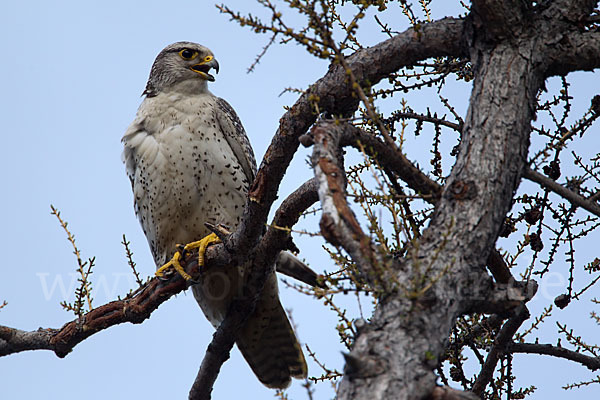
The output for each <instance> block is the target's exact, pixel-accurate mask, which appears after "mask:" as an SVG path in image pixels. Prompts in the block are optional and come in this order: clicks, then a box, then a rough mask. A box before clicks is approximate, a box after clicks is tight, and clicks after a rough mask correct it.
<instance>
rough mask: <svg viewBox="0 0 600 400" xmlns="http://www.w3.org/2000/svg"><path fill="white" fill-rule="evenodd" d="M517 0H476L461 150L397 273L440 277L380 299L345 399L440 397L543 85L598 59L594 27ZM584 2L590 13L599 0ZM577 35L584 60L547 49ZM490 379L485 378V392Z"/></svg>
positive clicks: (358, 346) (361, 338)
mask: <svg viewBox="0 0 600 400" xmlns="http://www.w3.org/2000/svg"><path fill="white" fill-rule="evenodd" d="M516 3H520V2H514V1H496V0H489V1H475V2H474V3H473V14H472V15H471V18H469V20H470V21H471V25H470V26H469V27H467V29H466V31H467V32H468V33H467V35H466V38H465V39H466V42H465V45H467V46H468V47H469V53H470V58H471V61H472V63H473V64H474V67H475V80H474V83H473V90H472V93H471V99H470V105H469V110H468V113H467V117H466V120H465V124H464V128H463V133H462V141H461V144H460V150H459V155H458V157H457V160H456V164H455V165H454V167H453V168H452V172H451V174H450V176H449V178H448V179H447V182H446V185H445V186H444V188H443V191H442V196H441V199H440V200H439V202H437V204H436V210H435V213H434V216H433V217H432V219H431V222H430V225H429V227H428V228H427V230H426V231H425V233H424V235H423V237H422V238H421V239H420V240H419V242H418V244H417V245H416V246H415V249H414V253H416V254H413V255H409V256H408V257H406V260H405V262H404V264H403V265H402V266H401V268H399V269H398V270H397V281H398V282H414V281H415V278H416V277H418V276H419V275H420V274H422V273H423V271H424V270H425V269H427V274H428V275H429V276H431V277H432V278H433V277H439V279H437V280H436V281H435V282H434V283H433V284H432V286H431V287H430V288H429V289H428V290H426V291H425V292H424V293H423V295H422V296H421V297H419V298H411V297H410V296H407V295H406V292H403V291H401V290H400V291H398V292H397V293H395V294H394V295H391V296H389V297H387V298H385V299H383V300H382V301H381V303H380V304H379V306H378V307H377V309H376V311H375V314H374V316H373V319H372V322H371V324H370V325H369V326H368V327H366V328H365V329H362V330H361V332H360V334H359V335H358V337H357V338H356V343H355V346H354V348H353V350H352V352H351V359H352V363H351V365H350V364H347V369H346V371H345V372H346V373H345V376H344V378H343V381H342V383H341V385H340V388H339V392H338V398H339V399H367V398H368V399H389V398H395V399H421V398H425V397H427V396H429V395H430V394H431V393H432V390H433V388H434V387H435V379H436V378H435V375H434V374H433V372H432V371H433V369H434V368H435V366H436V365H437V361H438V360H439V358H440V356H441V355H442V353H443V351H444V344H445V341H446V338H447V337H448V335H449V333H450V330H451V328H452V327H453V325H454V323H455V320H456V317H457V316H459V315H460V314H462V313H464V312H465V311H467V310H468V309H469V308H470V305H469V303H471V302H472V301H473V300H474V299H473V297H472V296H473V293H477V291H478V289H477V287H478V286H480V285H483V286H485V280H486V274H484V272H483V271H484V269H483V266H484V261H485V260H486V258H487V256H488V255H489V254H490V251H492V249H493V246H494V242H495V241H496V238H497V234H498V231H499V228H500V226H501V223H502V220H503V219H504V216H505V215H506V213H507V212H508V210H509V209H510V206H511V201H512V198H513V195H514V192H515V190H516V189H517V187H518V185H519V182H520V178H521V174H522V171H523V168H524V166H525V163H526V156H527V150H528V146H529V133H530V123H531V120H532V118H533V117H534V104H535V97H536V94H537V91H538V90H539V88H540V87H541V86H542V85H543V83H544V80H545V78H546V77H547V76H549V75H550V74H554V73H557V71H565V70H573V69H579V68H590V67H597V66H598V64H599V63H598V60H597V57H598V52H597V49H595V48H593V47H594V44H593V43H592V42H591V39H589V38H588V37H589V36H591V35H590V34H589V33H581V34H580V36H577V33H576V32H577V28H576V27H574V26H572V25H568V24H567V22H564V21H563V20H562V19H561V15H563V14H560V13H555V14H553V19H552V20H547V16H546V15H540V17H539V18H538V19H536V20H534V21H533V22H532V21H531V20H530V18H531V16H532V14H531V13H532V12H533V11H532V10H528V9H524V8H523V7H520V6H518V4H516ZM558 3H562V5H564V6H565V7H567V5H566V3H565V2H558ZM558 3H557V4H558ZM578 3H582V4H584V3H585V4H584V6H582V7H584V8H586V10H587V12H589V5H590V2H585V1H583V2H578ZM569 7H572V5H569ZM586 10H583V12H580V14H579V15H585V12H586ZM563 11H565V14H564V15H566V14H568V15H573V14H574V13H573V11H572V10H568V11H566V10H563ZM579 11H582V10H579ZM534 25H535V27H534ZM569 35H575V36H577V37H578V40H575V39H573V40H572V41H571V42H570V43H569V44H564V45H565V46H576V47H577V48H576V49H574V48H572V49H571V50H577V51H578V52H579V53H580V54H582V55H583V56H584V57H582V59H580V60H573V58H572V57H570V56H568V55H566V54H565V51H566V49H564V48H563V49H562V50H563V51H562V53H561V55H558V54H556V52H553V51H552V50H550V49H549V47H548V43H549V42H550V41H551V40H552V39H553V38H556V37H565V36H569ZM569 37H570V36H569ZM582 42H583V43H585V44H586V45H587V46H588V47H587V48H586V47H585V46H584V45H579V43H582ZM590 47H592V48H593V49H590ZM550 58H551V59H552V62H551V63H550V62H549V59H550ZM563 61H564V62H565V63H566V65H565V64H563V63H562V62H563ZM571 62H574V64H573V65H571V64H569V63H571ZM517 319H518V320H520V319H521V318H517ZM507 329H508V328H507ZM491 361H493V360H491ZM357 365H358V366H360V365H362V366H363V368H360V367H357ZM372 366H375V367H372ZM488 382H489V377H488V376H484V377H482V378H481V380H480V382H479V384H480V385H479V386H480V388H479V389H478V391H479V390H483V388H485V385H487V383H488Z"/></svg>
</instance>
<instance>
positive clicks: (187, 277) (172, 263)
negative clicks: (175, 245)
mask: <svg viewBox="0 0 600 400" xmlns="http://www.w3.org/2000/svg"><path fill="white" fill-rule="evenodd" d="M179 260H181V253H180V252H178V251H176V252H175V254H173V258H172V259H171V261H169V262H168V263H166V264H165V265H163V266H162V267H160V268H159V269H157V270H156V273H155V275H156V276H163V275H164V273H165V271H166V270H167V269H168V268H169V267H173V268H175V271H177V272H178V273H179V275H181V276H182V277H183V279H185V280H186V281H189V280H191V279H192V277H191V276H190V274H188V273H187V272H185V270H184V269H183V267H182V266H181V264H180V263H179Z"/></svg>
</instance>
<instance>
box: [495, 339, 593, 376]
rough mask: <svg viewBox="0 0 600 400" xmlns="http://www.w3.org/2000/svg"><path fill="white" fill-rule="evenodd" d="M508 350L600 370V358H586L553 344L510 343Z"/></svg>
mask: <svg viewBox="0 0 600 400" xmlns="http://www.w3.org/2000/svg"><path fill="white" fill-rule="evenodd" d="M506 350H507V351H508V352H511V353H529V354H543V355H547V356H553V357H558V358H564V359H565V360H570V361H575V362H577V363H579V364H581V365H583V366H585V367H587V368H589V369H590V370H592V371H597V370H598V369H600V358H598V357H591V356H586V355H584V354H581V353H579V352H577V351H573V350H569V349H565V348H564V347H558V346H553V345H551V344H538V343H510V344H509V345H508V346H507V349H506Z"/></svg>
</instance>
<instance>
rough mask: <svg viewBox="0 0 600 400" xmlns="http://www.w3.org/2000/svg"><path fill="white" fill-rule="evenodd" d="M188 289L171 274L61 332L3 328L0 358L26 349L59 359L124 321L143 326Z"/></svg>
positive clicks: (194, 267) (194, 270) (192, 270)
mask: <svg viewBox="0 0 600 400" xmlns="http://www.w3.org/2000/svg"><path fill="white" fill-rule="evenodd" d="M193 264H194V265H191V264H190V265H189V266H188V268H187V270H188V272H190V273H191V274H192V276H197V275H195V274H197V273H198V270H197V263H195V262H193ZM187 286H188V284H187V283H186V281H185V280H184V279H183V278H182V277H181V276H180V275H179V274H172V275H171V276H170V277H169V278H168V279H167V280H163V279H159V278H153V279H151V280H150V281H149V282H148V283H146V284H145V285H144V286H142V287H141V288H140V289H138V290H137V291H136V292H134V293H133V294H132V295H131V296H130V297H127V298H125V299H123V300H117V301H112V302H110V303H107V304H105V305H103V306H100V307H97V308H94V309H93V310H91V311H89V312H88V313H86V314H85V315H83V316H82V317H81V318H77V319H75V320H73V321H71V322H69V323H67V324H65V325H64V326H63V327H62V328H60V329H42V328H40V329H38V330H37V331H31V332H26V331H21V330H18V329H14V328H9V327H5V326H0V356H5V355H8V354H13V353H18V352H21V351H26V350H52V351H54V353H55V354H56V355H57V356H58V357H61V358H62V357H65V356H66V355H67V354H69V353H70V352H71V350H73V348H74V347H75V346H76V345H77V344H79V343H81V342H82V341H84V340H85V339H87V338H88V337H90V336H92V335H94V334H96V333H98V332H100V331H102V330H104V329H107V328H110V327H111V326H114V325H118V324H122V323H124V322H131V323H133V324H139V323H142V322H143V321H144V320H146V319H147V318H149V317H150V314H152V312H153V311H154V310H156V309H157V308H158V307H159V306H160V305H161V304H162V303H164V302H165V301H167V300H168V299H169V298H170V297H171V296H173V295H175V294H177V293H180V292H182V291H183V290H185V289H186V288H187Z"/></svg>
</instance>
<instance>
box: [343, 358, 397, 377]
mask: <svg viewBox="0 0 600 400" xmlns="http://www.w3.org/2000/svg"><path fill="white" fill-rule="evenodd" d="M342 355H343V356H344V359H345V361H346V366H345V367H344V375H345V376H347V377H348V378H349V379H351V380H352V379H365V378H372V377H374V376H377V375H381V374H383V373H384V372H385V371H386V370H387V369H388V366H387V364H388V363H387V362H386V361H385V360H384V359H382V358H379V357H375V356H367V355H361V356H356V355H352V354H349V353H342Z"/></svg>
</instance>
